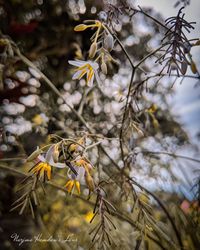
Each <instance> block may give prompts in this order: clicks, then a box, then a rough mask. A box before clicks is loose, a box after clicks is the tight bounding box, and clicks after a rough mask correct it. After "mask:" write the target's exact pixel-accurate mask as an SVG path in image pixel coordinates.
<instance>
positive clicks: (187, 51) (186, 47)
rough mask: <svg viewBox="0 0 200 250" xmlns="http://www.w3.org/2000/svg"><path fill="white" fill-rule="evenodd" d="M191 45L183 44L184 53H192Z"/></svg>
mask: <svg viewBox="0 0 200 250" xmlns="http://www.w3.org/2000/svg"><path fill="white" fill-rule="evenodd" d="M191 47H192V46H191V44H190V43H189V42H185V43H184V44H183V50H184V53H186V54H187V53H189V52H190V50H191Z"/></svg>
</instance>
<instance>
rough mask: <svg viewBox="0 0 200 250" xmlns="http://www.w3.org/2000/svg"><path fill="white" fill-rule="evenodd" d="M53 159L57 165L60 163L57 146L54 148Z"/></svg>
mask: <svg viewBox="0 0 200 250" xmlns="http://www.w3.org/2000/svg"><path fill="white" fill-rule="evenodd" d="M52 157H53V160H54V162H55V163H56V162H58V157H59V150H58V146H57V145H55V146H54V148H53V152H52Z"/></svg>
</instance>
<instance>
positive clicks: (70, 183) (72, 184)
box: [65, 180, 81, 194]
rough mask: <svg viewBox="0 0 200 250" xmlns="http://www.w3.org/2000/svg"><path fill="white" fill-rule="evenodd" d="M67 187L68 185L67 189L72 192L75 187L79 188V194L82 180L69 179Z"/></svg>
mask: <svg viewBox="0 0 200 250" xmlns="http://www.w3.org/2000/svg"><path fill="white" fill-rule="evenodd" d="M65 187H66V189H67V191H68V192H69V193H72V192H73V189H74V187H76V190H77V192H78V194H80V193H81V189H80V182H79V181H77V180H69V181H68V182H67V183H66V185H65Z"/></svg>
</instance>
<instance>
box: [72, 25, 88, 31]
mask: <svg viewBox="0 0 200 250" xmlns="http://www.w3.org/2000/svg"><path fill="white" fill-rule="evenodd" d="M85 29H87V25H85V24H79V25H77V26H76V27H74V31H84V30H85Z"/></svg>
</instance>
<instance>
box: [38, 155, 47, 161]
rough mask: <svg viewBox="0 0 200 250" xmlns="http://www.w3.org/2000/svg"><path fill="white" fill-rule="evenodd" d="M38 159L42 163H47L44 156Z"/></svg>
mask: <svg viewBox="0 0 200 250" xmlns="http://www.w3.org/2000/svg"><path fill="white" fill-rule="evenodd" d="M37 158H38V159H39V160H40V161H42V162H46V160H45V158H44V156H43V155H38V157H37Z"/></svg>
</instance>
